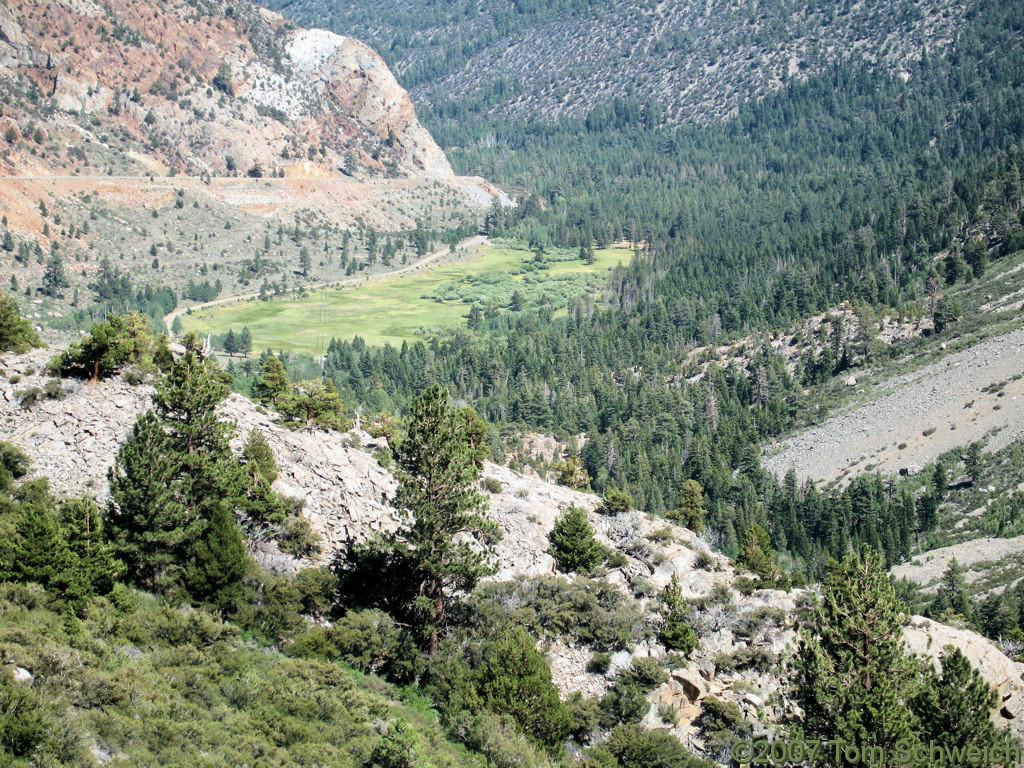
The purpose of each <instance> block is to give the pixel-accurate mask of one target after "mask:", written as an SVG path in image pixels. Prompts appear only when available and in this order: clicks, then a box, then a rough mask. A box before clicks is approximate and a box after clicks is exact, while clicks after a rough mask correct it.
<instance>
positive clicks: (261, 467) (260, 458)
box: [242, 427, 279, 484]
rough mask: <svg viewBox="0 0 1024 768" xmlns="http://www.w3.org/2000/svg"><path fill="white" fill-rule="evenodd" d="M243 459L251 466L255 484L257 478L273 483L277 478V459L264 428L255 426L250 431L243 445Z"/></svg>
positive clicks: (250, 470)
mask: <svg viewBox="0 0 1024 768" xmlns="http://www.w3.org/2000/svg"><path fill="white" fill-rule="evenodd" d="M242 461H243V463H244V464H245V465H246V467H248V468H249V472H250V474H251V476H252V478H253V483H254V484H255V483H256V480H257V478H262V479H263V480H264V481H266V482H267V483H273V482H274V481H275V480H276V479H277V473H278V471H279V469H278V466H277V461H276V460H275V459H274V451H273V449H272V448H271V447H270V443H269V442H267V436H266V435H265V434H263V430H261V429H258V428H256V427H253V428H252V429H251V430H250V431H249V435H248V437H247V438H246V441H245V445H244V446H243V447H242Z"/></svg>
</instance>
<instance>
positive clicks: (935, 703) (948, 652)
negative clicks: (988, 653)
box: [910, 646, 1010, 767]
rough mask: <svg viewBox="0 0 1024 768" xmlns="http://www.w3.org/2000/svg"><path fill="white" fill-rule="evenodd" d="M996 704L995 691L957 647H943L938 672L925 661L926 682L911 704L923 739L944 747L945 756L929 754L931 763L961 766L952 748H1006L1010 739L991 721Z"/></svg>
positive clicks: (986, 749)
mask: <svg viewBox="0 0 1024 768" xmlns="http://www.w3.org/2000/svg"><path fill="white" fill-rule="evenodd" d="M926 664H927V663H926ZM998 704H999V694H998V692H997V690H996V689H995V688H993V687H992V686H991V685H989V684H988V683H987V682H986V681H985V679H984V678H983V677H982V676H981V673H980V672H978V670H976V669H974V667H972V666H971V662H970V660H968V658H967V657H966V656H964V654H963V653H962V652H961V651H960V649H959V648H954V647H952V646H948V647H947V648H946V649H945V653H944V654H943V656H942V672H941V673H938V672H936V671H935V668H934V667H933V666H932V665H931V664H927V667H926V672H925V685H924V686H923V687H922V689H921V690H920V692H919V693H918V694H917V695H916V696H914V698H913V699H912V700H911V702H910V706H911V710H912V711H913V712H914V714H915V715H916V716H917V719H918V722H919V723H920V727H921V731H922V733H921V737H922V741H923V742H925V743H929V742H931V743H934V744H937V745H941V746H942V747H943V752H944V755H945V757H944V758H939V759H936V758H935V757H934V756H932V757H931V760H930V762H931V765H933V766H943V767H945V766H954V765H963V764H964V763H963V761H962V760H958V759H955V758H953V757H952V754H951V753H952V752H953V751H954V750H965V749H969V748H971V747H974V748H976V749H978V750H980V751H982V752H983V753H987V752H988V750H991V749H996V748H1000V747H1002V748H1006V747H1008V746H1009V744H1010V741H1009V739H1008V738H1007V736H1006V735H1005V734H1003V733H1001V732H1000V731H999V730H998V729H997V728H996V726H995V724H994V723H993V722H992V713H993V712H994V711H995V709H996V707H997V706H998ZM1007 764H1009V761H1007Z"/></svg>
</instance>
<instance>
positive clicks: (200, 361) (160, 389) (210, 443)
mask: <svg viewBox="0 0 1024 768" xmlns="http://www.w3.org/2000/svg"><path fill="white" fill-rule="evenodd" d="M197 346H198V340H197V339H195V338H194V337H193V338H191V339H188V340H186V347H187V351H186V352H185V354H184V355H182V357H181V358H180V359H178V360H176V361H175V362H174V365H173V366H171V370H170V371H168V372H167V374H166V375H165V376H164V377H163V378H162V379H160V381H158V382H157V385H156V392H155V393H154V394H153V405H154V407H155V411H156V414H157V416H158V417H159V419H160V421H161V422H162V423H163V424H164V425H165V426H166V427H167V435H168V437H169V438H170V440H171V444H172V450H174V451H175V452H178V453H182V454H197V453H203V454H208V455H211V456H214V457H216V458H223V457H225V456H227V455H228V454H229V449H228V434H229V432H230V431H231V429H232V427H231V426H230V425H228V424H226V423H225V422H223V421H221V420H220V419H219V418H218V416H217V406H218V405H220V403H221V402H223V401H224V400H225V399H226V398H227V396H228V394H229V393H230V392H231V381H230V377H229V376H228V375H227V374H226V373H224V371H222V370H220V369H219V368H218V367H217V365H216V363H215V362H214V361H213V360H210V359H207V358H204V357H202V356H201V355H200V354H199V352H198V351H197V349H196V347H197Z"/></svg>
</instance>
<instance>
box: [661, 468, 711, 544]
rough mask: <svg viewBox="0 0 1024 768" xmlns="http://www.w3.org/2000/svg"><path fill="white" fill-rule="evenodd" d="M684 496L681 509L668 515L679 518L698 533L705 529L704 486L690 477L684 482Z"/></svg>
mask: <svg viewBox="0 0 1024 768" xmlns="http://www.w3.org/2000/svg"><path fill="white" fill-rule="evenodd" d="M681 495H682V498H681V500H680V503H679V509H675V510H672V511H671V512H669V514H668V517H669V518H671V519H673V520H679V521H680V522H682V523H683V525H685V526H686V527H687V528H689V529H690V530H691V531H697V532H698V533H699V532H700V531H702V530H703V529H704V517H705V515H707V509H705V508H704V488H703V486H701V484H700V483H698V482H697V481H696V480H693V479H690V480H687V481H686V482H684V483H683V488H682V494H681Z"/></svg>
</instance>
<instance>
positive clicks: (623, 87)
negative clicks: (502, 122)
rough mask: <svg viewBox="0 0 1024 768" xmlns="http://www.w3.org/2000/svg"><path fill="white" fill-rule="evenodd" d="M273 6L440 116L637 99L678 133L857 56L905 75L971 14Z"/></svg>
mask: <svg viewBox="0 0 1024 768" xmlns="http://www.w3.org/2000/svg"><path fill="white" fill-rule="evenodd" d="M270 5H271V7H276V8H280V9H281V10H282V12H283V13H285V14H286V15H287V16H288V17H289V18H292V19H295V20H296V21H300V22H302V23H306V24H317V25H320V26H326V27H328V28H330V29H333V30H335V31H337V32H341V33H344V34H354V35H357V36H361V37H363V38H364V39H366V40H368V41H370V42H371V43H372V44H373V45H375V46H376V47H377V48H378V49H379V50H381V51H385V52H386V53H385V55H386V56H387V57H388V59H389V61H390V62H391V64H392V66H393V67H394V68H395V72H396V74H397V75H398V77H399V79H400V80H401V81H402V82H403V84H404V85H405V86H406V87H407V88H410V90H411V92H412V95H413V98H414V100H416V101H417V103H425V104H429V105H430V106H431V107H433V108H434V109H435V110H437V111H439V112H441V113H444V112H445V110H446V109H450V108H457V109H462V108H466V107H470V108H473V109H479V110H483V111H488V112H490V113H492V114H494V115H500V116H502V117H506V118H509V117H511V118H523V117H527V116H534V117H536V116H540V117H543V118H546V119H554V118H559V117H566V116H576V117H581V116H583V115H585V114H586V113H587V112H588V111H589V110H590V108H592V107H593V106H594V105H596V104H600V103H602V102H606V101H609V100H610V99H612V98H614V97H619V98H625V97H631V98H635V99H637V100H639V101H644V100H650V102H651V103H652V105H656V106H654V107H653V110H654V112H655V113H656V114H657V115H658V116H661V115H663V116H664V117H666V118H667V119H668V121H669V122H673V123H675V122H681V121H690V120H698V121H706V120H717V119H720V118H722V117H724V116H726V115H728V114H730V113H732V112H733V111H734V110H735V109H736V107H737V106H738V105H739V104H741V103H742V102H743V101H745V100H747V99H750V98H754V97H757V96H759V95H763V94H764V93H766V92H768V91H771V90H774V89H777V88H780V87H781V86H782V85H783V84H785V83H786V82H787V81H788V80H790V79H792V78H801V77H804V76H806V75H808V74H814V73H818V72H822V71H824V70H826V69H827V68H828V67H829V66H830V65H831V64H832V63H834V62H835V61H837V60H839V59H842V58H845V57H847V56H849V55H851V54H852V55H853V56H855V57H860V58H863V59H864V60H866V61H869V62H872V63H878V64H880V65H881V66H883V67H885V68H886V69H888V70H890V71H892V72H893V73H894V74H895V73H899V72H901V71H902V69H903V66H904V65H905V63H906V62H907V61H910V60H916V59H918V58H920V57H921V56H922V55H924V54H926V52H927V51H930V50H934V49H936V48H941V47H943V46H945V45H947V44H948V43H949V42H951V40H952V39H953V38H955V36H956V33H957V30H958V28H959V26H960V25H961V23H962V21H963V17H964V11H965V4H964V3H962V2H958V0H928V2H910V1H909V0H903V1H902V2H897V3H884V2H876V1H875V0H862V1H861V2H855V3H854V2H845V3H835V4H831V3H826V4H821V3H810V2H805V0H794V1H790V2H781V3H780V2H764V1H758V0H752V1H751V2H744V3H736V2H731V0H712V1H710V2H693V1H691V0H668V1H667V2H649V3H635V2H627V1H626V0H615V2H612V3H598V2H594V1H593V0H561V2H554V3H534V2H526V0H479V1H478V2H470V3H466V4H459V5H444V4H442V5H438V4H435V3H430V2H412V3H405V2H384V3H378V2H358V1H357V2H352V3H341V2H332V0H273V2H271V3H270ZM636 119H640V115H639V114H637V115H636ZM646 119H648V120H652V119H654V120H656V119H657V118H656V116H655V115H647V116H646Z"/></svg>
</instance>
